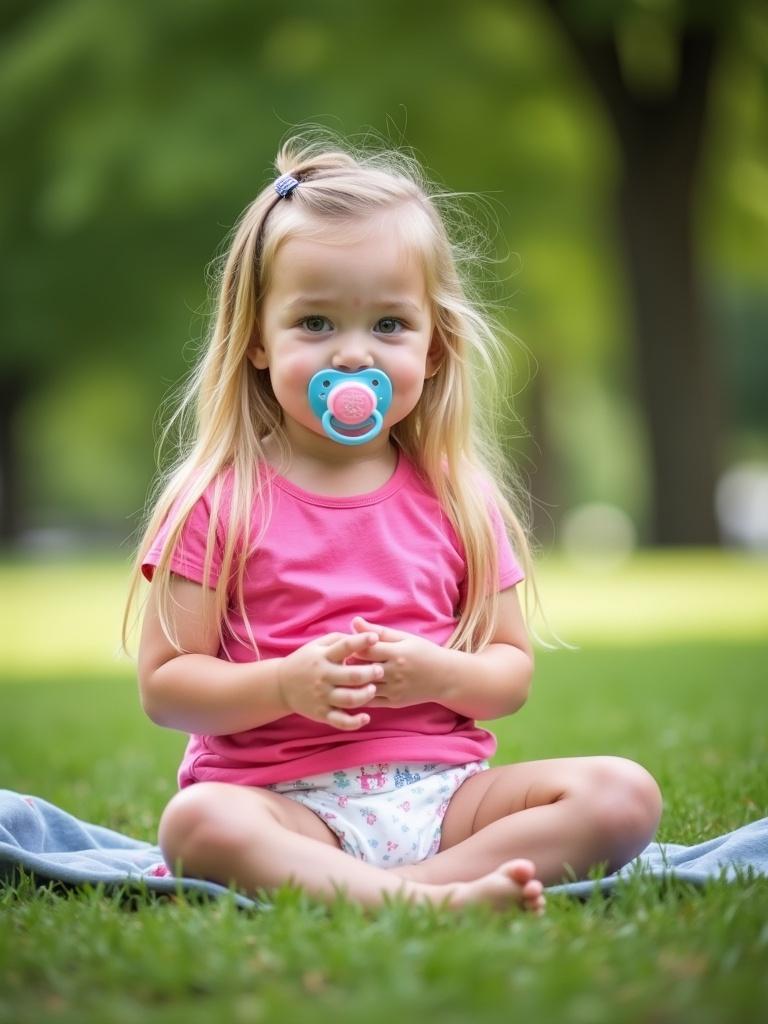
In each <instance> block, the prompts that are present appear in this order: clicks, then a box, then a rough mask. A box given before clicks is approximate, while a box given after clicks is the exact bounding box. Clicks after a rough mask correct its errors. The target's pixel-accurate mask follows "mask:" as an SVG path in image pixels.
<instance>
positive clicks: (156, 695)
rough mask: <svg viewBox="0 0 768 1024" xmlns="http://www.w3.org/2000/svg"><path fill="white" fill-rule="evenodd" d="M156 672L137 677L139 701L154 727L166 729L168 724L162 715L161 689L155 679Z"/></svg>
mask: <svg viewBox="0 0 768 1024" xmlns="http://www.w3.org/2000/svg"><path fill="white" fill-rule="evenodd" d="M156 672H157V670H155V671H154V672H148V673H142V674H140V675H139V699H140V701H141V708H142V710H143V712H144V714H145V715H146V716H147V718H148V719H149V720H150V721H151V722H154V724H155V725H161V726H165V727H167V726H168V724H169V723H168V721H167V720H166V716H165V715H164V714H163V701H162V698H161V687H160V686H159V685H158V683H157V680H156V678H155V676H156Z"/></svg>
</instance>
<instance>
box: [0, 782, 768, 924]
mask: <svg viewBox="0 0 768 1024" xmlns="http://www.w3.org/2000/svg"><path fill="white" fill-rule="evenodd" d="M19 868H23V869H24V870H26V871H27V872H29V873H30V874H32V875H33V876H34V877H35V878H37V879H40V880H41V881H50V880H54V881H59V882H63V883H64V884H66V885H72V886H78V885H86V884H91V885H95V884H98V883H100V882H102V883H105V884H107V885H110V886H113V885H124V884H126V883H140V884H141V885H142V886H145V887H146V888H147V889H149V890H151V891H154V892H158V893H175V892H178V891H179V890H181V891H184V892H190V893H191V892H198V893H203V894H207V895H209V896H213V897H216V896H220V895H222V894H224V893H227V892H228V891H229V890H228V889H227V888H225V887H224V886H221V885H218V884H217V883H215V882H207V881H204V880H202V879H199V878H176V877H174V876H173V875H171V873H170V872H169V871H168V868H167V867H166V865H165V863H164V862H163V855H162V853H161V851H160V847H159V846H154V845H152V844H151V843H147V842H144V841H142V840H140V839H133V838H132V837H131V836H127V835H123V834H122V833H121V832H115V831H113V830H112V829H108V828H104V827H103V826H101V825H94V824H91V823H89V822H86V821H81V820H80V819H79V818H76V817H75V816H74V815H72V814H70V813H69V812H67V811H65V810H63V809H62V808H60V807H57V806H55V805H54V804H52V803H49V802H48V801H47V800H43V799H42V798H40V797H36V796H26V795H23V794H21V793H15V792H13V791H12V790H7V789H0V881H2V880H4V879H5V880H9V879H12V878H13V877H14V875H15V874H16V872H17V870H18V869H19ZM637 872H640V873H642V874H644V875H651V876H654V877H659V878H677V879H680V880H682V881H684V882H689V883H692V884H694V885H702V884H704V883H705V882H706V881H707V880H708V879H712V878H718V877H724V878H726V879H727V880H729V881H736V880H738V879H739V878H741V877H745V876H746V875H747V874H753V875H755V876H762V877H768V818H762V819H760V820H758V821H753V822H750V823H749V824H748V825H744V826H742V827H741V828H737V829H735V830H734V831H733V832H728V833H726V834H725V835H722V836H716V837H715V838H713V839H709V840H707V841H706V842H703V843H698V844H697V845H695V846H682V845H679V844H676V843H651V844H650V845H649V846H648V847H647V848H646V849H645V850H644V851H643V852H642V853H641V854H640V856H639V857H636V858H635V859H634V860H633V861H630V863H629V864H627V865H625V866H624V867H623V868H622V869H621V870H620V871H617V872H615V873H614V874H612V875H608V876H606V877H605V878H600V879H595V880H588V881H581V882H568V883H565V884H563V885H554V886H550V887H549V888H548V889H547V892H550V893H560V892H562V893H567V894H569V895H572V896H576V897H580V898H584V897H586V896H588V895H589V894H590V893H592V892H594V891H595V889H600V890H601V891H603V892H607V891H610V890H611V889H613V888H614V887H615V886H616V885H617V883H618V882H619V881H620V880H621V879H624V878H626V877H628V876H631V875H633V874H635V873H637ZM234 899H235V900H236V902H237V903H238V905H239V906H242V907H253V908H258V909H266V907H267V906H268V904H263V903H260V902H259V901H257V900H253V899H250V898H249V897H247V896H243V895H241V894H239V893H238V894H234Z"/></svg>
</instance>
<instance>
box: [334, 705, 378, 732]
mask: <svg viewBox="0 0 768 1024" xmlns="http://www.w3.org/2000/svg"><path fill="white" fill-rule="evenodd" d="M370 720H371V716H370V715H366V714H360V715H347V714H345V713H344V712H343V711H334V710H331V711H329V712H328V714H327V715H326V721H327V722H328V724H329V725H333V726H334V727H335V728H337V729H343V730H345V731H346V732H351V731H352V730H353V729H361V728H362V727H363V726H364V725H368V723H369V722H370Z"/></svg>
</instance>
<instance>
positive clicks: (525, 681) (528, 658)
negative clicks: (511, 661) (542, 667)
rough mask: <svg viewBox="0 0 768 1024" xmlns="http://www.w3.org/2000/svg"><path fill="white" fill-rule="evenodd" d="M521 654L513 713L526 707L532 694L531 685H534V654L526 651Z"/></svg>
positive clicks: (516, 676)
mask: <svg viewBox="0 0 768 1024" xmlns="http://www.w3.org/2000/svg"><path fill="white" fill-rule="evenodd" d="M521 654H522V658H521V661H522V664H519V665H518V666H517V671H516V672H515V680H514V686H513V690H514V694H515V697H514V707H513V708H512V709H511V710H512V711H513V712H514V711H519V710H520V708H522V707H524V706H525V704H526V702H527V701H528V697H529V696H530V693H531V684H532V683H533V669H534V663H533V654H532V652H530V651H524V652H521Z"/></svg>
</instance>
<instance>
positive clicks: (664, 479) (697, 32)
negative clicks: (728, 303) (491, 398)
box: [546, 0, 753, 544]
mask: <svg viewBox="0 0 768 1024" xmlns="http://www.w3.org/2000/svg"><path fill="white" fill-rule="evenodd" d="M546 3H547V6H548V7H549V9H550V10H551V11H552V13H553V14H554V15H555V17H556V19H557V21H558V22H559V24H560V25H561V26H562V29H563V31H564V32H565V33H566V35H567V37H568V39H569V40H570V41H571V43H572V45H573V46H574V48H575V50H576V51H577V53H578V54H579V56H580V57H581V58H582V65H583V70H584V73H585V74H586V76H587V77H588V79H589V80H590V81H591V83H592V84H593V86H594V88H595V90H596V91H597V93H598V94H599V96H600V99H601V100H602V102H603V104H604V106H605V109H606V111H607V113H608V115H609V118H610V121H611V124H612V125H613V128H614V131H615V135H616V140H617V143H618V148H619V151H620V154H621V164H620V172H619V182H618V191H617V217H618V225H619V231H620V234H621V240H622V253H623V257H624V261H625V267H626V273H627V279H628V283H629V292H630V298H631V312H632V316H633V340H634V346H635V352H636V360H637V368H638V378H639V384H640V393H641V398H642V402H643V405H644V407H645V410H646V418H647V424H648V429H649V435H650V442H651V454H652V477H653V512H652V517H653V521H652V536H653V539H654V540H655V541H656V542H657V543H660V544H707V543H715V542H716V541H717V539H718V530H717V526H716V522H715V515H714V508H715V506H714V489H715V483H716V479H717V476H718V473H719V470H720V466H719V457H720V450H721V436H722V435H721V432H722V408H721V398H722V390H721V387H720V376H721V375H720V373H719V367H718V366H717V360H716V352H715V346H714V339H713V338H712V336H711V330H710V323H709V319H708V316H707V312H708V310H707V303H706V301H704V297H703V296H702V286H703V282H702V275H701V273H700V268H699V265H698V261H697V245H696V237H695V212H696V210H695V201H696V197H697V185H698V177H699V169H700V165H701V155H702V151H703V149H704V144H705V139H706V135H707V130H708V128H709V121H708V114H709V101H710V95H711V86H712V81H713V75H714V72H715V69H716V66H717V61H718V57H719V56H720V53H721V51H722V50H723V48H724V47H725V46H727V45H728V43H730V42H732V41H733V40H734V36H735V34H736V33H737V32H738V31H742V32H743V31H744V29H745V23H744V21H743V19H742V18H741V15H743V14H744V11H745V9H749V8H752V7H753V5H752V4H744V3H739V2H732V3H730V4H721V3H713V2H709V0H705V2H702V0H610V2H609V0H546Z"/></svg>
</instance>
